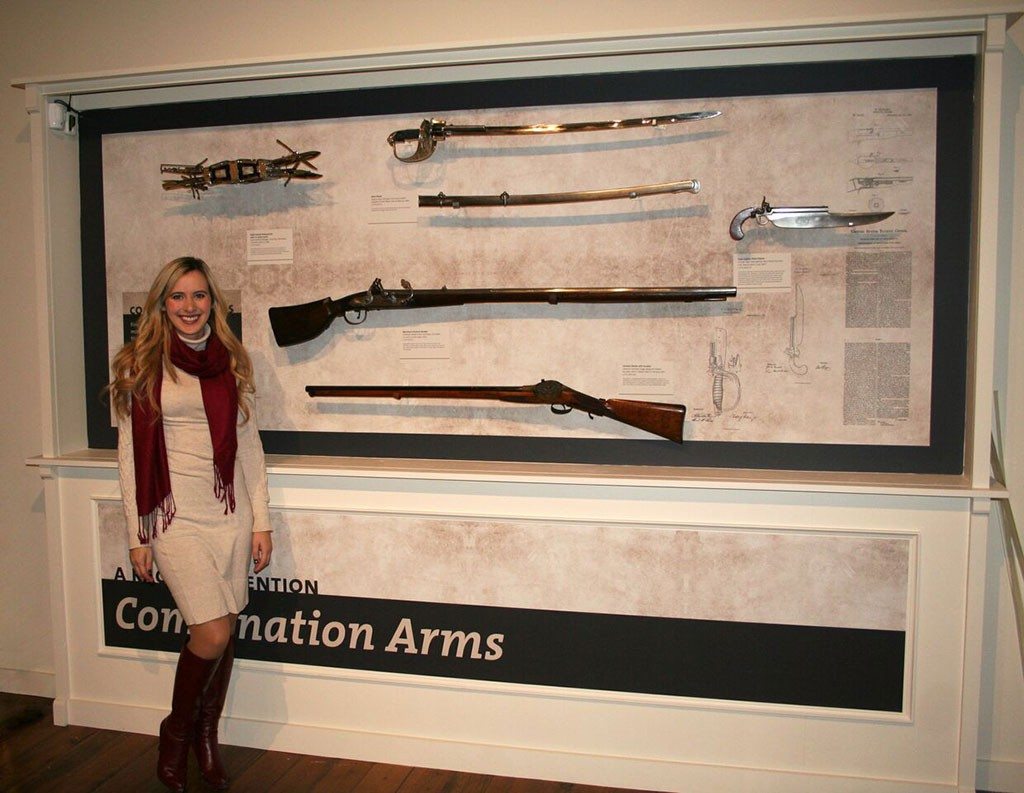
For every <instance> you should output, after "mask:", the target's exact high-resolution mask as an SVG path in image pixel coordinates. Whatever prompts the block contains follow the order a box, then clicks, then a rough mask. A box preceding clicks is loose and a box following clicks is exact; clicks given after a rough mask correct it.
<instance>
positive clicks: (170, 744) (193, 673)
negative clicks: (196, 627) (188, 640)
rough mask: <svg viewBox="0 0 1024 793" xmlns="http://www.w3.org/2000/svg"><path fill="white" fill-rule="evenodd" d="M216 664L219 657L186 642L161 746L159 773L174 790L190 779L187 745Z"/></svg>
mask: <svg viewBox="0 0 1024 793" xmlns="http://www.w3.org/2000/svg"><path fill="white" fill-rule="evenodd" d="M216 667H217V659H216V658H212V659H206V658H200V657H199V656H198V655H196V654H195V653H193V652H192V651H191V650H189V649H188V645H187V644H186V645H185V646H184V647H182V648H181V655H179V656H178V669H177V671H176V672H175V673H174V693H173V694H172V695H171V713H170V715H169V716H167V718H165V719H164V720H163V721H162V722H160V749H159V754H158V757H157V761H156V775H157V777H158V778H159V779H160V781H161V782H163V783H164V784H165V785H167V787H169V788H170V789H171V790H174V791H176V792H177V793H181V791H184V790H185V782H186V780H187V779H188V747H189V744H191V743H192V735H193V733H194V732H195V726H196V716H197V714H198V711H199V698H200V697H201V696H202V693H203V691H204V690H205V689H206V687H207V684H208V683H209V682H210V675H211V674H212V673H213V672H214V670H215V669H216Z"/></svg>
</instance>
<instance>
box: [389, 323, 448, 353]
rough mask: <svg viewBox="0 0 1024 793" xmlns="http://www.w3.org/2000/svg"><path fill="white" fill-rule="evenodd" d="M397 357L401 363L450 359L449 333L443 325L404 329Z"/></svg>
mask: <svg viewBox="0 0 1024 793" xmlns="http://www.w3.org/2000/svg"><path fill="white" fill-rule="evenodd" d="M398 357H399V358H400V359H401V360H403V361H409V360H413V361H423V360H431V361H438V360H447V359H448V358H451V357H452V337H451V331H450V330H449V329H448V328H447V327H446V326H443V325H442V326H439V327H437V328H405V329H403V330H402V346H401V352H400V353H399V356H398Z"/></svg>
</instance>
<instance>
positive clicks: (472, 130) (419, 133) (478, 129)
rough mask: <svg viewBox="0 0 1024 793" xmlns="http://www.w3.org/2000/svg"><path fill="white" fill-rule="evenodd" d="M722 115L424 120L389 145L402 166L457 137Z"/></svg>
mask: <svg viewBox="0 0 1024 793" xmlns="http://www.w3.org/2000/svg"><path fill="white" fill-rule="evenodd" d="M720 115H722V111H721V110H698V111H694V112H692V113H672V114H670V115H666V116H644V117H641V118H625V119H617V120H611V121H579V122H571V123H568V124H523V125H516V126H511V125H495V126H485V125H479V124H478V125H471V124H467V125H460V124H448V123H447V122H445V121H439V120H437V119H424V120H423V123H422V124H420V126H419V129H399V130H395V131H394V132H392V133H391V134H390V135H388V144H389V145H390V146H391V149H392V151H393V152H394V154H395V157H396V158H398V159H399V160H401V161H402V162H422V161H423V160H425V159H427V158H428V157H429V156H430V155H431V154H433V153H434V149H436V148H437V144H438V142H439V141H442V140H444V139H445V138H454V137H484V136H492V135H551V134H556V133H560V132H601V131H605V130H614V129H636V128H639V127H665V126H668V125H670V124H681V123H685V122H687V121H703V120H705V119H709V118H715V117H716V116H720ZM412 143H415V144H416V149H415V150H414V151H413V152H411V153H410V154H399V146H403V145H405V144H412Z"/></svg>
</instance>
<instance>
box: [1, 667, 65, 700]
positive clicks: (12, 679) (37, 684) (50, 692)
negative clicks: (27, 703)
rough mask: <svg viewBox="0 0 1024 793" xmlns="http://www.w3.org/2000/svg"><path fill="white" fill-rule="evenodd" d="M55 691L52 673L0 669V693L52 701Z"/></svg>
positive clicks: (54, 680) (54, 679)
mask: <svg viewBox="0 0 1024 793" xmlns="http://www.w3.org/2000/svg"><path fill="white" fill-rule="evenodd" d="M56 690H57V688H56V678H55V677H54V675H53V672H33V671H29V670H26V669H0V691H3V692H6V693H8V694H25V695H26V696H30V697H48V698H50V699H53V697H54V696H55V692H56Z"/></svg>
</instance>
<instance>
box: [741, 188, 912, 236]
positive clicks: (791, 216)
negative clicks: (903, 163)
mask: <svg viewBox="0 0 1024 793" xmlns="http://www.w3.org/2000/svg"><path fill="white" fill-rule="evenodd" d="M892 214H893V213H892V212H833V211H831V210H830V209H829V208H828V207H825V206H817V207H773V206H772V205H771V204H769V203H768V201H767V200H765V199H764V198H762V199H761V205H760V206H756V207H747V208H746V209H744V210H741V211H740V212H737V213H736V217H734V218H733V219H732V223H731V224H729V236H730V237H732V238H733V239H734V240H741V239H743V224H744V223H746V222H747V221H748V220H750V219H751V218H753V219H754V221H755V222H756V223H757V224H758V225H759V226H766V225H768V224H769V223H771V224H772V225H773V226H778V227H779V228H784V229H828V228H837V227H842V226H846V227H850V226H866V225H868V224H871V223H878V222H879V221H881V220H885V219H886V218H887V217H890V216H891V215H892Z"/></svg>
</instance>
